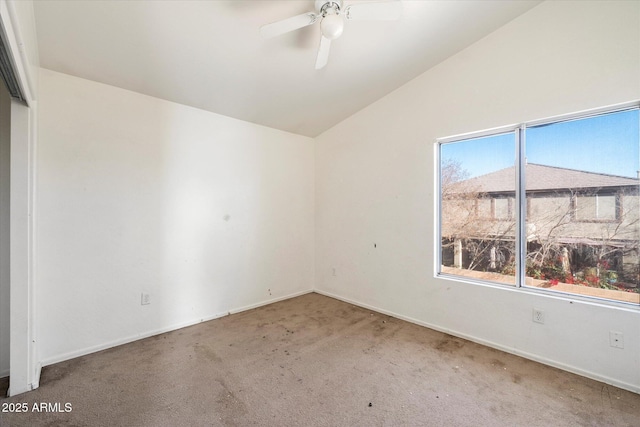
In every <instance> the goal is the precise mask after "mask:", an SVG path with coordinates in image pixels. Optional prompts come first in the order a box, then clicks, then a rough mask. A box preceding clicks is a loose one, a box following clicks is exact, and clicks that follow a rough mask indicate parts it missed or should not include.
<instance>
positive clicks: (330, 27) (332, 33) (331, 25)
mask: <svg viewBox="0 0 640 427" xmlns="http://www.w3.org/2000/svg"><path fill="white" fill-rule="evenodd" d="M320 30H321V31H322V35H323V36H325V37H326V38H328V39H329V40H335V39H337V38H338V37H340V36H341V35H342V31H343V30H344V20H343V19H342V16H340V15H334V14H329V15H327V16H325V17H324V18H322V22H320Z"/></svg>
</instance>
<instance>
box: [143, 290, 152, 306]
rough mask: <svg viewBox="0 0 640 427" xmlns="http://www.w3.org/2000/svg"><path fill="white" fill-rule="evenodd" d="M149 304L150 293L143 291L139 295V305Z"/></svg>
mask: <svg viewBox="0 0 640 427" xmlns="http://www.w3.org/2000/svg"><path fill="white" fill-rule="evenodd" d="M149 304H151V295H149V294H147V293H144V292H143V293H142V294H141V295H140V305H149Z"/></svg>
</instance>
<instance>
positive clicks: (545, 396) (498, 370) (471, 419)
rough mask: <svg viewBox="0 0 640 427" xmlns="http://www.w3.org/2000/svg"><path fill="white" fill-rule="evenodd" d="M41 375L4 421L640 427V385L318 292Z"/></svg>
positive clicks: (17, 398)
mask: <svg viewBox="0 0 640 427" xmlns="http://www.w3.org/2000/svg"><path fill="white" fill-rule="evenodd" d="M40 385H41V386H40V388H39V389H38V390H36V391H33V392H31V393H26V394H22V395H19V396H15V397H13V398H10V399H0V405H1V406H2V409H5V408H6V407H7V406H8V404H10V403H19V404H25V403H26V406H27V407H28V412H27V413H3V412H0V425H2V426H218V425H224V426H251V425H258V426H545V427H547V426H638V425H640V395H638V394H635V393H631V392H628V391H624V390H621V389H618V388H616V387H612V386H608V385H605V384H603V383H600V382H597V381H593V380H589V379H586V378H583V377H580V376H577V375H573V374H570V373H567V372H564V371H560V370H557V369H554V368H550V367H547V366H544V365H541V364H538V363H535V362H532V361H529V360H526V359H522V358H520V357H517V356H513V355H510V354H506V353H503V352H501V351H497V350H494V349H491V348H487V347H484V346H481V345H478V344H474V343H472V342H469V341H465V340H462V339H458V338H454V337H452V336H449V335H446V334H442V333H439V332H435V331H432V330H429V329H426V328H423V327H420V326H417V325H413V324H411V323H407V322H404V321H400V320H397V319H394V318H391V317H387V316H384V315H381V314H378V313H374V312H371V311H369V310H365V309H362V308H358V307H354V306H352V305H350V304H346V303H343V302H340V301H337V300H334V299H331V298H327V297H324V296H321V295H318V294H308V295H304V296H301V297H298V298H294V299H290V300H287V301H283V302H279V303H276V304H272V305H269V306H265V307H261V308H258V309H255V310H251V311H247V312H243V313H240V314H235V315H231V316H228V317H224V318H221V319H217V320H213V321H210V322H206V323H201V324H199V325H196V326H192V327H189V328H185V329H181V330H178V331H174V332H170V333H166V334H163V335H158V336H155V337H152V338H148V339H144V340H141V341H137V342H134V343H131V344H127V345H123V346H120V347H116V348H113V349H109V350H105V351H102V352H99V353H95V354H91V355H88V356H84V357H80V358H77V359H73V360H69V361H66V362H63V363H59V364H57V365H53V366H48V367H46V368H44V369H43V372H42V378H41V382H40ZM5 386H6V384H5ZM42 403H44V404H45V406H46V408H45V409H49V410H52V409H53V410H56V411H57V412H34V411H33V405H34V404H35V405H36V407H37V408H40V407H41V406H40V405H41V404H42ZM5 404H7V405H5ZM65 405H66V406H65ZM14 407H15V405H14ZM68 409H70V411H68V412H65V410H68Z"/></svg>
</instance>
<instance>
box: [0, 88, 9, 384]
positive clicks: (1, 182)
mask: <svg viewBox="0 0 640 427" xmlns="http://www.w3.org/2000/svg"><path fill="white" fill-rule="evenodd" d="M10 130H11V98H10V97H9V93H8V92H7V89H6V87H5V85H4V83H2V82H0V378H3V377H6V376H9V354H10V353H9V347H10V336H11V329H10V324H9V318H10V308H11V305H10V304H9V300H10V298H11V292H10V285H11V282H10V281H9V277H10V275H9V224H10V222H9V215H10V210H9V196H10V193H9V186H10V174H11V171H10V160H11V132H10Z"/></svg>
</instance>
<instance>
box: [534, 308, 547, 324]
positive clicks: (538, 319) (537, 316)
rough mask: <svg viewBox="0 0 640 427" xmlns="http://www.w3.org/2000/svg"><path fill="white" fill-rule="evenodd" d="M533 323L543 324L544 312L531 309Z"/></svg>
mask: <svg viewBox="0 0 640 427" xmlns="http://www.w3.org/2000/svg"><path fill="white" fill-rule="evenodd" d="M533 321H534V322H536V323H542V324H544V311H542V310H540V309H538V308H534V309H533Z"/></svg>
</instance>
